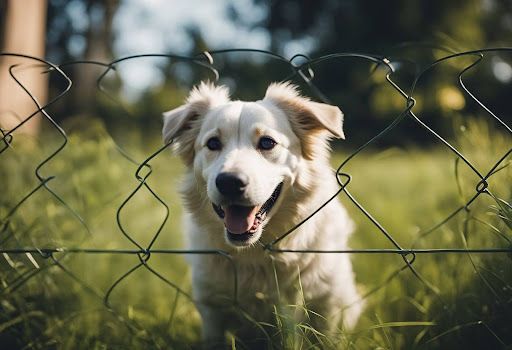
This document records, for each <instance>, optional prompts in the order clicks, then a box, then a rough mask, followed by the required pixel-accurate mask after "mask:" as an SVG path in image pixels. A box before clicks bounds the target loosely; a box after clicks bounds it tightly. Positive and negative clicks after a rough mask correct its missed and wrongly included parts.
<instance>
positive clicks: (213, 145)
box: [206, 137, 222, 151]
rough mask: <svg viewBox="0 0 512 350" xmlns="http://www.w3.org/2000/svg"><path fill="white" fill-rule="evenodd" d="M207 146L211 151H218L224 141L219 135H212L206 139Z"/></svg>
mask: <svg viewBox="0 0 512 350" xmlns="http://www.w3.org/2000/svg"><path fill="white" fill-rule="evenodd" d="M206 147H208V149H209V150H210V151H218V150H220V149H221V148H222V143H221V142H220V140H219V138H218V137H212V138H211V139H209V140H208V141H206Z"/></svg>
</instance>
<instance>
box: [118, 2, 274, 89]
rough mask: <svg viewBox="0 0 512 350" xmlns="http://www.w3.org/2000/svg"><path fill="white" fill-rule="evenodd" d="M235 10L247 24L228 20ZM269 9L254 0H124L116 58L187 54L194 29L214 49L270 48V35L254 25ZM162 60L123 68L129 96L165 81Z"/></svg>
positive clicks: (119, 13)
mask: <svg viewBox="0 0 512 350" xmlns="http://www.w3.org/2000/svg"><path fill="white" fill-rule="evenodd" d="M229 4H231V5H233V6H235V8H236V11H237V12H238V13H239V14H240V15H241V17H242V18H243V20H244V24H246V25H245V26H240V25H239V24H236V23H234V22H233V21H232V20H230V18H229V17H228V11H227V9H228V5H229ZM266 15H267V13H266V9H265V8H264V7H262V6H256V5H254V4H253V2H252V0H236V1H229V0H216V1H204V0H185V1H183V0H124V1H123V2H122V3H121V6H120V8H119V9H118V11H117V13H116V15H115V17H114V33H115V38H116V39H115V42H114V52H115V55H116V57H122V56H126V55H131V54H135V53H136V54H141V53H173V54H187V53H188V52H190V50H191V49H193V47H192V45H193V42H192V41H191V40H190V38H189V35H188V33H187V28H188V27H191V26H193V27H195V28H198V30H199V32H200V33H201V35H202V37H203V38H204V39H205V41H206V42H207V43H208V45H209V47H211V48H215V49H220V48H231V47H243V48H254V49H263V50H265V49H268V48H269V47H270V37H269V34H268V32H267V31H265V30H264V29H262V28H258V27H256V28H254V29H250V27H251V26H253V25H254V24H257V23H258V22H260V21H262V20H263V19H264V18H265V17H266ZM156 62H157V61H156V60H146V62H145V64H140V63H141V61H137V60H135V61H131V62H127V63H123V64H122V65H120V67H119V73H120V74H121V77H122V79H123V80H124V82H125V85H126V91H125V92H126V93H127V94H128V95H133V96H132V97H135V95H138V93H140V92H141V91H143V90H144V89H147V88H148V87H151V86H155V85H158V84H160V83H162V79H163V76H162V74H161V73H160V71H159V69H158V66H157V63H156Z"/></svg>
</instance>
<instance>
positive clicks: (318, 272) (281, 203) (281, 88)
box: [163, 82, 363, 347]
mask: <svg viewBox="0 0 512 350" xmlns="http://www.w3.org/2000/svg"><path fill="white" fill-rule="evenodd" d="M163 121H164V125H163V138H164V141H165V142H166V143H170V142H171V141H172V147H173V150H174V152H175V154H177V155H179V156H180V157H181V159H182V160H183V162H184V163H185V165H186V169H187V171H186V175H185V177H184V179H183V183H182V187H181V195H182V199H183V202H184V207H185V211H186V213H185V215H184V231H185V237H186V241H187V245H188V248H189V249H192V250H197V251H203V252H205V253H208V252H212V254H193V255H190V258H188V259H189V262H190V264H191V268H192V288H193V295H194V299H195V301H196V304H197V308H198V311H199V313H200V315H201V318H202V321H203V329H202V339H203V342H204V344H206V345H207V346H213V347H215V345H217V346H220V345H219V344H224V342H225V332H226V330H231V331H233V332H234V334H235V336H236V337H237V338H239V339H242V340H245V341H249V342H250V341H252V340H254V339H256V338H258V339H260V338H261V339H266V340H268V337H269V335H270V338H272V336H273V335H275V333H276V330H275V328H274V329H272V328H270V329H267V330H265V327H267V326H268V325H269V324H272V323H275V320H276V317H278V316H279V315H277V314H276V310H277V309H276V308H274V307H273V306H274V305H299V304H300V305H303V309H304V310H306V311H305V312H302V313H301V314H302V316H303V317H304V318H305V319H306V320H307V322H308V323H309V324H311V326H312V327H314V328H315V329H317V330H319V331H321V332H329V334H332V333H336V332H337V331H338V330H340V327H343V328H344V329H345V330H348V329H352V328H353V327H354V326H355V324H356V323H357V321H358V318H359V316H360V314H361V312H362V309H363V305H362V302H361V301H360V296H359V294H358V291H357V289H356V283H355V276H354V273H353V269H352V265H351V262H350V259H349V256H348V255H347V254H335V253H334V254H329V253H324V254H322V253H316V254H312V253H297V252H272V250H271V249H270V250H269V249H263V248H264V247H265V245H266V244H268V243H270V242H273V241H276V242H275V244H274V245H273V246H272V247H273V248H274V249H278V250H292V251H293V250H320V251H322V250H331V251H332V250H343V249H347V240H348V238H349V235H350V233H351V232H352V231H353V228H354V224H353V222H352V221H351V219H350V218H349V216H348V214H347V212H346V210H345V209H344V207H343V206H342V205H341V203H340V202H339V201H338V200H337V199H334V200H331V201H330V202H329V203H328V204H327V205H326V206H325V207H323V208H322V209H321V210H320V211H318V212H317V213H316V214H315V215H313V216H312V217H311V218H309V219H308V220H306V221H305V222H304V223H303V224H302V225H300V226H299V227H297V228H296V229H295V230H294V231H293V232H290V233H289V234H288V235H286V236H285V237H281V235H282V234H283V233H285V232H287V231H288V230H290V229H291V228H293V227H294V226H295V225H296V224H298V223H299V222H301V221H302V220H304V219H305V218H306V217H308V216H310V215H311V214H312V213H313V212H314V211H315V210H317V209H318V208H320V207H321V206H322V205H323V204H324V203H325V202H327V201H328V200H329V198H330V197H332V196H333V195H334V194H335V193H336V192H337V191H338V190H339V185H338V184H337V182H336V178H335V173H334V171H333V170H332V169H331V167H330V165H329V155H330V148H329V143H328V142H329V141H330V140H331V139H332V138H341V139H343V138H344V133H343V125H342V124H343V113H342V112H341V111H340V109H339V108H338V107H335V106H331V105H328V104H324V103H318V102H314V101H312V100H310V99H309V98H307V97H304V96H302V95H301V94H300V93H299V91H298V88H297V87H296V86H295V85H292V84H291V83H289V82H281V83H273V84H271V85H269V87H268V89H267V91H266V93H265V96H264V98H263V99H262V100H259V101H255V102H244V101H232V100H231V99H230V96H229V90H228V89H227V88H226V87H225V86H215V85H213V84H211V83H205V82H203V83H201V84H200V85H198V86H196V87H195V88H194V89H192V90H191V92H190V94H189V96H188V98H187V100H186V103H185V104H184V105H182V106H180V107H178V108H176V109H173V110H171V111H168V112H165V113H164V120H163ZM267 247H268V246H267ZM216 252H218V254H215V253H216ZM234 309H236V310H234ZM341 319H342V323H341V322H340V320H341ZM261 325H265V327H262V326H261ZM267 328H268V327H267ZM262 334H263V335H262ZM324 334H326V333H324Z"/></svg>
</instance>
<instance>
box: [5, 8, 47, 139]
mask: <svg viewBox="0 0 512 350" xmlns="http://www.w3.org/2000/svg"><path fill="white" fill-rule="evenodd" d="M0 4H1V5H0V8H2V9H3V11H2V16H3V17H4V18H3V19H4V20H3V21H2V22H1V23H3V25H2V27H3V28H2V29H1V31H0V32H1V33H2V35H3V38H2V42H1V52H4V53H5V52H10V53H18V54H25V55H31V56H35V57H40V58H43V57H44V52H45V45H44V42H45V33H46V31H45V28H46V7H47V2H46V0H25V1H17V0H2V1H0ZM13 65H16V66H14V67H13ZM11 67H12V68H11ZM10 70H12V72H13V74H15V76H16V77H17V78H18V79H19V80H20V81H21V83H22V84H23V85H24V86H26V88H27V89H28V90H29V91H30V92H31V93H32V94H33V95H34V97H35V98H36V99H37V100H38V101H39V103H40V104H44V103H45V101H46V99H47V95H48V81H47V75H46V74H41V72H42V70H41V68H40V65H39V64H38V62H37V61H35V60H30V59H21V58H18V57H12V56H0V127H1V128H2V129H4V130H11V129H12V128H14V127H16V126H17V125H18V124H19V123H20V121H21V120H23V119H25V118H27V117H28V116H29V115H31V114H32V113H33V112H34V111H36V109H37V107H36V106H35V104H34V102H33V101H32V100H31V99H30V97H29V96H28V95H27V93H26V92H25V91H23V89H22V88H21V87H20V86H18V85H17V83H16V82H15V80H14V79H12V77H11V76H10V72H9V71H10ZM39 125H40V118H39V115H35V116H34V117H33V118H31V119H30V121H29V122H27V123H26V124H25V125H23V127H21V128H20V129H19V130H18V131H19V132H24V133H28V134H36V133H37V132H38V130H39Z"/></svg>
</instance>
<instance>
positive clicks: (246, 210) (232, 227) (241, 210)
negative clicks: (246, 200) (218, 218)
mask: <svg viewBox="0 0 512 350" xmlns="http://www.w3.org/2000/svg"><path fill="white" fill-rule="evenodd" d="M257 213H258V207H243V206H240V205H230V206H228V207H226V208H224V214H225V215H224V225H226V228H227V229H228V231H229V232H231V233H235V234H241V233H245V232H247V231H249V230H250V229H251V227H252V226H253V225H254V221H255V220H256V214H257Z"/></svg>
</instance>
